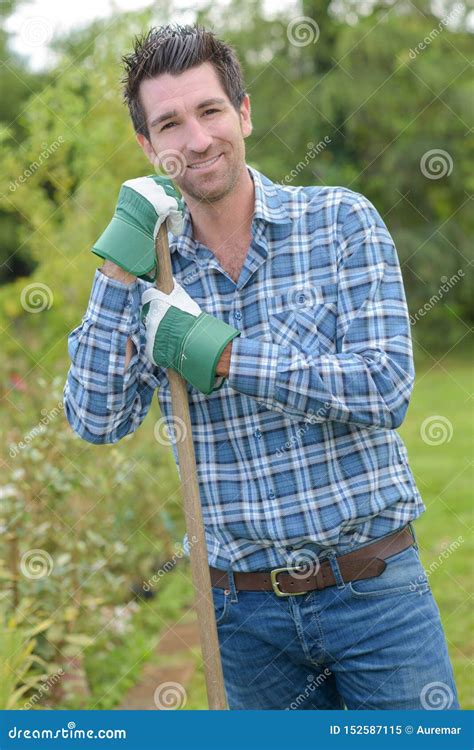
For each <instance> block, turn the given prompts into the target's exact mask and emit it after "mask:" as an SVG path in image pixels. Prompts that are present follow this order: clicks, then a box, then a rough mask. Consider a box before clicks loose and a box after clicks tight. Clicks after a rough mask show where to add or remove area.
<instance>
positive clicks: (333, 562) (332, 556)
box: [327, 549, 346, 589]
mask: <svg viewBox="0 0 474 750" xmlns="http://www.w3.org/2000/svg"><path fill="white" fill-rule="evenodd" d="M327 559H328V560H329V564H330V566H331V570H332V572H333V574H334V578H335V579H336V584H337V588H338V589H344V588H345V587H346V584H345V582H344V579H343V577H342V575H341V571H340V569H339V564H338V562H337V559H336V552H335V551H334V550H333V549H330V550H328V552H327Z"/></svg>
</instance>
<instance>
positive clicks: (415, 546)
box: [408, 521, 418, 551]
mask: <svg viewBox="0 0 474 750" xmlns="http://www.w3.org/2000/svg"><path fill="white" fill-rule="evenodd" d="M408 528H409V529H410V532H411V535H412V537H413V546H414V548H415V549H416V550H417V551H418V541H417V538H416V534H415V528H414V526H413V523H412V522H411V521H408Z"/></svg>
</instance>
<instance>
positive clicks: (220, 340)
mask: <svg viewBox="0 0 474 750" xmlns="http://www.w3.org/2000/svg"><path fill="white" fill-rule="evenodd" d="M142 305H143V307H142V311H141V319H142V321H143V323H144V324H145V329H146V346H145V352H146V355H147V357H148V359H149V360H150V361H151V362H153V363H154V364H156V365H160V366H161V367H165V368H168V367H170V368H171V369H172V370H175V371H176V372H179V374H180V375H182V376H183V378H185V380H187V381H188V382H189V383H191V385H193V386H194V387H195V388H197V389H198V390H199V391H201V393H205V394H206V395H207V394H209V393H212V391H214V390H218V389H219V388H221V387H222V385H223V384H224V381H225V378H222V377H216V368H217V364H218V362H219V359H220V357H221V354H222V352H223V351H224V349H225V347H226V346H227V344H228V343H229V341H232V339H233V338H235V337H236V336H240V331H238V330H237V329H236V328H233V327H232V326H230V325H228V324H227V323H224V321H223V320H219V318H215V317H214V316H213V315H208V313H205V312H203V311H202V310H201V308H200V307H199V305H198V304H197V302H195V301H194V300H193V299H192V298H191V297H190V296H189V294H188V293H187V292H186V291H185V290H184V289H183V287H182V286H180V285H179V284H178V283H177V282H176V281H174V288H173V291H172V292H171V293H170V294H164V292H160V291H159V290H158V289H155V288H150V289H147V290H146V291H145V292H144V293H143V294H142Z"/></svg>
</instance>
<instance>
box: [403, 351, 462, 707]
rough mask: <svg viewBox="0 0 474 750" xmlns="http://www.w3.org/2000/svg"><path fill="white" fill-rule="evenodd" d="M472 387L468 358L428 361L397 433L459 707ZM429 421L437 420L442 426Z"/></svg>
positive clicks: (421, 368)
mask: <svg viewBox="0 0 474 750" xmlns="http://www.w3.org/2000/svg"><path fill="white" fill-rule="evenodd" d="M472 381H473V376H472V365H471V364H470V362H469V361H467V360H466V359H461V358H456V357H447V358H444V359H441V360H440V362H439V363H436V364H435V365H434V366H433V363H430V364H428V363H427V362H426V361H424V362H423V363H422V364H420V365H417V366H416V380H415V387H414V390H413V395H412V399H411V403H410V407H409V410H408V413H407V416H406V419H405V421H404V423H403V424H402V426H401V427H400V429H399V433H400V435H401V437H402V438H403V440H404V442H405V445H406V447H407V450H408V456H409V459H410V466H411V469H412V472H413V475H414V477H415V480H416V483H417V486H418V489H419V491H420V494H421V496H422V498H423V501H424V503H425V506H426V511H425V512H424V513H423V515H422V516H420V518H419V519H418V520H417V521H416V522H415V524H414V527H415V533H416V535H417V538H418V545H419V548H420V555H421V559H422V562H423V565H424V567H425V569H426V570H427V571H429V581H430V585H431V588H432V591H433V595H434V597H435V600H436V602H437V604H438V607H439V610H440V613H441V620H442V623H443V627H444V631H445V634H446V640H447V642H448V649H449V654H450V657H451V662H452V664H453V668H454V673H455V679H456V684H457V687H458V691H459V697H460V702H461V706H462V708H465V709H467V708H473V707H474V701H473V696H472V680H470V666H471V662H472V657H473V652H474V648H473V644H474V641H473V637H472V632H473V619H472V606H471V605H470V598H471V582H472V580H473V566H472V563H471V560H472V559H473V558H472V551H473V550H472V546H473V545H472V538H471V535H470V526H472V510H471V508H472V484H473V482H472V480H473V472H472V446H473V430H472V423H473V420H472V416H473V415H472V408H471V401H470V396H471V394H472ZM435 417H442V418H443V423H441V422H440V421H439V420H434V418H435ZM430 418H433V422H432V424H433V425H434V424H435V422H438V423H439V424H443V426H442V427H441V428H440V430H439V431H437V430H435V429H433V431H431V432H430V431H429V430H428V433H427V434H428V437H429V439H430V440H432V441H434V442H436V443H438V441H439V443H438V444H434V445H430V444H429V443H428V442H426V440H424V439H423V437H422V425H423V423H424V422H425V420H429V419H430ZM426 424H430V423H426ZM425 432H426V428H425ZM441 436H445V439H444V440H443V439H442V438H441ZM453 542H456V544H455V545H454V546H453ZM443 551H444V555H443Z"/></svg>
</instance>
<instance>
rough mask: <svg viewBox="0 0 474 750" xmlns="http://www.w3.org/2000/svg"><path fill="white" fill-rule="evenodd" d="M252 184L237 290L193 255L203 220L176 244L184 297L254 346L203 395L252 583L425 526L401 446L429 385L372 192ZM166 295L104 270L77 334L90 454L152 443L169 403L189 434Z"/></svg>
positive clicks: (211, 490)
mask: <svg viewBox="0 0 474 750" xmlns="http://www.w3.org/2000/svg"><path fill="white" fill-rule="evenodd" d="M248 169H249V171H250V174H251V176H252V178H253V181H254V185H255V211H254V217H253V222H252V242H251V245H250V247H249V250H248V253H247V256H246V258H245V263H244V265H243V267H242V271H241V274H240V277H239V280H238V282H237V283H235V282H234V281H233V280H232V279H231V278H230V277H229V276H228V275H227V273H226V272H225V271H224V270H223V269H222V267H221V266H220V264H219V262H218V260H217V258H216V257H215V256H214V254H213V253H212V252H211V251H210V250H209V249H208V248H206V247H205V246H204V245H202V244H200V243H199V242H196V241H195V240H194V239H193V236H192V223H191V221H190V217H189V213H188V212H187V209H186V221H185V229H184V232H183V234H182V235H180V236H179V237H177V238H176V237H173V236H172V235H171V236H170V250H171V260H172V267H173V273H174V276H175V278H176V279H177V281H178V282H179V283H180V284H181V285H182V286H183V287H184V288H185V289H186V290H187V292H188V293H189V294H190V295H191V297H193V299H195V300H196V301H197V302H198V303H199V305H200V306H201V308H202V309H203V310H204V311H205V312H207V313H210V314H211V315H215V316H217V317H219V318H221V319H222V320H225V321H226V322H228V323H230V324H231V325H233V326H234V327H236V328H238V329H239V330H240V331H241V335H240V336H239V337H238V338H236V339H234V341H233V346H232V357H231V363H230V372H229V376H228V378H227V379H226V381H225V383H224V385H223V387H221V388H220V389H219V390H216V391H214V392H213V393H212V394H210V395H209V396H205V395H203V394H201V393H200V392H199V391H197V390H196V389H194V388H193V387H192V386H191V385H189V384H188V394H189V405H190V413H191V421H192V426H193V441H194V445H195V452H196V461H197V471H198V479H199V487H200V496H201V502H202V510H203V518H204V523H205V528H206V539H207V546H208V553H209V562H210V564H212V565H214V566H216V567H218V568H229V567H231V568H233V569H234V570H241V571H249V570H262V569H269V568H273V567H277V566H284V565H288V564H291V561H294V560H295V555H296V557H298V555H299V554H301V555H302V557H304V554H305V553H301V550H307V549H310V550H311V551H316V552H318V554H320V555H321V556H323V557H324V556H325V554H326V552H327V550H328V549H329V548H332V549H334V550H335V551H336V552H343V551H348V550H349V549H351V548H352V547H354V546H358V545H361V544H365V543H367V542H369V541H371V540H373V539H375V538H377V537H379V536H384V535H386V534H389V533H390V532H391V531H394V530H396V529H398V528H400V527H401V526H403V525H405V524H406V523H408V522H409V521H411V520H413V519H414V518H416V517H417V516H419V515H420V514H421V513H422V512H423V511H424V510H425V506H424V505H423V502H422V499H421V497H420V494H419V492H418V489H417V487H416V484H415V480H414V478H413V475H412V472H411V470H410V467H409V464H408V456H407V451H406V448H405V446H404V444H403V441H402V440H401V438H400V436H399V435H398V433H397V432H396V428H397V427H398V426H399V425H400V424H401V423H402V421H403V419H404V417H405V413H406V410H407V407H408V403H409V400H410V395H411V391H412V387H413V381H414V375H415V372H414V367H413V352H412V344H411V334H410V323H409V317H408V310H407V304H406V299H405V293H404V288H403V281H402V276H401V271H400V265H399V261H398V257H397V252H396V249H395V246H394V243H393V240H392V238H391V236H390V234H389V232H388V230H387V228H386V226H385V224H384V222H383V221H382V219H381V218H380V216H379V214H378V212H377V211H376V209H375V208H374V206H373V205H372V204H371V203H370V201H369V200H367V198H365V197H364V196H363V195H361V194H359V193H355V192H353V191H351V190H348V189H346V188H343V187H325V186H323V187H319V186H316V187H290V186H281V185H278V184H274V183H272V182H271V181H270V180H269V179H267V178H266V177H264V176H263V175H262V174H260V173H259V172H258V171H256V170H255V169H253V168H250V167H249V168H248ZM149 286H150V283H149V282H145V281H142V280H140V279H137V281H136V282H134V283H133V284H132V285H131V286H130V287H126V286H125V285H123V284H121V283H120V282H117V281H115V280H112V279H109V278H108V277H106V276H105V275H104V274H102V273H101V272H100V271H99V270H97V271H96V274H95V279H94V283H93V288H92V293H91V297H90V301H89V305H88V308H87V312H86V314H85V316H84V318H83V320H82V323H81V325H80V326H79V327H78V328H76V329H74V330H73V331H72V333H71V334H70V337H69V353H70V357H71V361H72V365H71V368H70V370H69V374H68V379H67V383H66V386H65V392H64V397H65V408H66V414H67V418H68V420H69V422H70V424H71V426H72V427H73V429H74V430H75V431H76V432H77V433H78V434H79V435H80V436H81V437H82V438H84V439H85V440H88V441H90V442H93V443H114V442H116V441H118V440H120V438H122V437H124V435H127V434H128V433H131V432H133V431H134V430H136V429H137V428H138V426H139V425H140V423H141V422H142V420H143V419H144V417H145V416H146V414H147V412H148V409H149V407H150V403H151V400H152V398H153V394H154V392H155V390H157V393H158V399H159V403H160V407H161V412H162V415H163V416H164V418H165V420H166V422H167V424H168V425H169V432H170V434H173V428H172V421H171V420H172V410H171V393H170V388H169V381H168V377H167V373H166V371H165V370H163V369H162V368H159V367H156V366H155V365H152V364H151V363H150V362H149V361H148V360H147V359H146V356H145V331H144V327H143V324H142V323H141V322H140V318H139V311H140V301H141V295H142V293H143V291H144V290H145V289H146V288H148V287H149ZM129 336H130V337H131V338H132V340H133V342H134V344H135V350H136V351H135V352H134V355H133V357H132V360H131V362H130V365H129V367H128V369H127V371H126V372H124V368H125V348H126V341H127V338H128V337H129ZM173 452H174V455H175V460H176V462H177V463H178V456H177V451H176V446H175V445H173ZM178 468H179V466H178ZM298 550H300V552H298Z"/></svg>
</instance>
